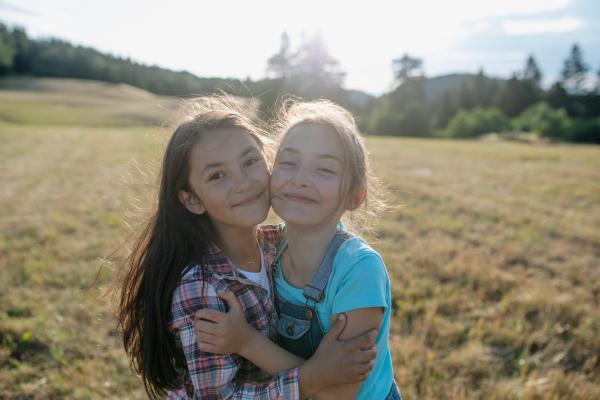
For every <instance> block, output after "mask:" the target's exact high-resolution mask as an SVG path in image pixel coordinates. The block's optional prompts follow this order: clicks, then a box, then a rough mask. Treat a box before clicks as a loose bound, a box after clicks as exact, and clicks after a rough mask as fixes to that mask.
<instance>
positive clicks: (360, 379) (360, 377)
mask: <svg viewBox="0 0 600 400" xmlns="http://www.w3.org/2000/svg"><path fill="white" fill-rule="evenodd" d="M368 377H369V372H367V373H364V374H360V375H356V382H364V381H366V380H367V378H368Z"/></svg>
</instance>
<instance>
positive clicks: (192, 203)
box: [178, 190, 206, 215]
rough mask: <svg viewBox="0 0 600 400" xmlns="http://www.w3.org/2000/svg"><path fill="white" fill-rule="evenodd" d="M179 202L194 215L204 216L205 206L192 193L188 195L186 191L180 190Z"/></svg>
mask: <svg viewBox="0 0 600 400" xmlns="http://www.w3.org/2000/svg"><path fill="white" fill-rule="evenodd" d="M178 196H179V201H181V203H182V204H183V205H184V206H185V208H187V209H188V211H189V212H191V213H193V214H198V215H200V214H204V212H206V208H204V204H202V202H201V201H200V200H199V199H198V198H197V197H196V196H195V195H194V194H192V193H188V192H186V191H185V190H180V191H179V193H178Z"/></svg>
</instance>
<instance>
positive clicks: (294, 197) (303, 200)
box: [283, 193, 316, 204]
mask: <svg viewBox="0 0 600 400" xmlns="http://www.w3.org/2000/svg"><path fill="white" fill-rule="evenodd" d="M283 196H284V197H285V198H286V199H288V200H290V201H294V202H296V203H303V204H310V203H315V202H316V201H315V200H313V199H311V198H310V197H307V196H303V195H301V194H292V193H290V194H284V195H283Z"/></svg>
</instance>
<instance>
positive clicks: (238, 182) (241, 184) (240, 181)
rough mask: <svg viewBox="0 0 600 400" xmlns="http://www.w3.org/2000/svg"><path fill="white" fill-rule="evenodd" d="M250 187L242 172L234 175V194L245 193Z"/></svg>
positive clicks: (246, 177) (246, 176)
mask: <svg viewBox="0 0 600 400" xmlns="http://www.w3.org/2000/svg"><path fill="white" fill-rule="evenodd" d="M251 186H252V185H251V183H250V178H249V177H248V175H246V174H245V173H244V172H240V173H238V174H236V175H235V178H234V186H233V187H234V191H235V192H236V193H242V192H247V191H248V190H249V189H250V187H251Z"/></svg>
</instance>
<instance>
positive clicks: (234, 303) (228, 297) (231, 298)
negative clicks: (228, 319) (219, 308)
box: [217, 290, 244, 314]
mask: <svg viewBox="0 0 600 400" xmlns="http://www.w3.org/2000/svg"><path fill="white" fill-rule="evenodd" d="M217 294H218V295H219V297H220V298H221V299H223V300H225V301H226V302H227V305H228V306H229V310H233V311H236V312H240V313H242V314H243V313H244V309H243V308H242V305H241V304H240V301H239V300H238V298H237V297H236V296H235V294H234V293H233V292H232V291H231V290H217Z"/></svg>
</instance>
